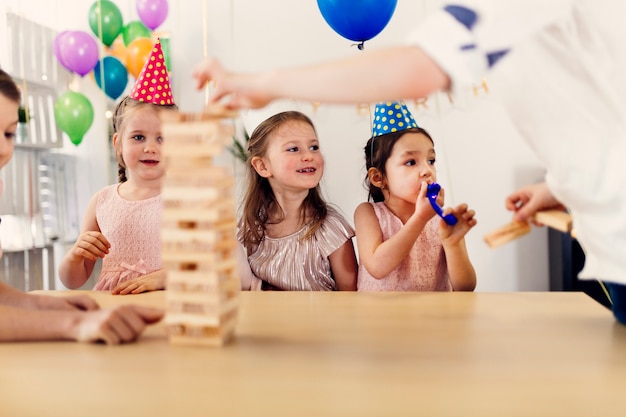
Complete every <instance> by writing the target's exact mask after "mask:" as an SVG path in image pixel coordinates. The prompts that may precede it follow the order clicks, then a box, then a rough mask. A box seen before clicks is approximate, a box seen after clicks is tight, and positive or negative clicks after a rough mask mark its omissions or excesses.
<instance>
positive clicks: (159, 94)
mask: <svg viewBox="0 0 626 417" xmlns="http://www.w3.org/2000/svg"><path fill="white" fill-rule="evenodd" d="M130 97H131V98H132V99H134V100H137V101H143V102H146V103H152V104H157V105H161V106H165V105H171V104H174V96H173V95H172V88H171V86H170V77H169V75H168V74H167V68H166V66H165V57H164V55H163V50H162V49H161V40H160V39H157V41H156V43H155V44H154V46H153V47H152V51H151V52H150V56H149V57H148V60H147V61H146V63H145V64H144V66H143V69H142V70H141V72H140V73H139V77H137V82H136V83H135V86H134V87H133V90H132V91H131V92H130Z"/></svg>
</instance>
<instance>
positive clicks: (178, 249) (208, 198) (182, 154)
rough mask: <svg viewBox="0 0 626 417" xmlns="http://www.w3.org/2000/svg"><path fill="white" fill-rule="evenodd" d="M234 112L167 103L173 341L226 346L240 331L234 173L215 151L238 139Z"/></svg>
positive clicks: (166, 221)
mask: <svg viewBox="0 0 626 417" xmlns="http://www.w3.org/2000/svg"><path fill="white" fill-rule="evenodd" d="M233 116H234V115H233V114H230V113H224V112H222V113H217V114H216V113H202V114H183V113H180V112H175V111H164V112H162V115H161V121H162V123H163V136H164V137H165V138H166V140H165V141H164V152H163V154H164V160H165V166H166V169H167V174H166V176H165V180H164V182H163V190H162V197H163V204H164V207H163V220H162V233H161V237H162V249H163V251H162V253H163V262H164V265H165V269H166V274H167V295H166V300H167V303H166V311H167V314H166V319H165V322H166V326H167V331H168V334H169V338H170V342H171V343H174V344H184V345H208V346H222V345H223V344H225V343H226V342H228V341H229V340H230V339H231V338H232V337H233V335H234V330H235V321H236V316H237V309H238V302H239V297H238V295H239V291H240V283H239V278H238V277H237V274H236V262H235V259H236V258H235V252H234V249H235V248H236V244H237V241H236V237H235V228H236V219H235V200H234V197H233V192H234V177H233V173H232V167H231V166H230V165H227V166H220V165H219V164H217V163H216V161H215V157H216V156H219V155H220V154H222V152H223V149H224V146H225V145H227V144H229V143H230V142H231V141H232V134H233V129H232V127H230V126H226V125H225V124H224V123H223V120H224V119H225V118H231V117H233Z"/></svg>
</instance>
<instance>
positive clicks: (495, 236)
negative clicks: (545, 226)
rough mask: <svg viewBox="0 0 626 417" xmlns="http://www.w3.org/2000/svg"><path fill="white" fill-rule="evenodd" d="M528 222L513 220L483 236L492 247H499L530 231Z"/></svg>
mask: <svg viewBox="0 0 626 417" xmlns="http://www.w3.org/2000/svg"><path fill="white" fill-rule="evenodd" d="M530 229H531V228H530V225H529V224H528V223H527V222H515V221H514V222H511V223H509V224H506V225H504V226H502V227H500V228H499V229H496V230H494V231H493V232H491V233H489V234H487V235H485V236H484V237H483V239H484V241H485V243H486V244H487V245H488V246H489V247H490V248H492V249H493V248H497V247H499V246H502V245H504V244H506V243H509V242H511V241H512V240H515V239H517V238H519V237H521V236H524V235H525V234H527V233H529V232H530Z"/></svg>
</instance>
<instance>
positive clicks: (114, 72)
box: [93, 56, 128, 100]
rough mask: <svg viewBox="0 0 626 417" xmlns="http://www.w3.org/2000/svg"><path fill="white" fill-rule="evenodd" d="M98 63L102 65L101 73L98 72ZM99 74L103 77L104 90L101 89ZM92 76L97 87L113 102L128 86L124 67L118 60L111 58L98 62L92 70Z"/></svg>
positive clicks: (126, 72)
mask: <svg viewBox="0 0 626 417" xmlns="http://www.w3.org/2000/svg"><path fill="white" fill-rule="evenodd" d="M100 63H102V71H101V70H100ZM101 72H102V75H103V76H104V88H102V80H101ZM93 75H94V78H95V79H96V84H98V87H100V89H102V90H104V93H105V94H106V95H107V96H109V97H111V98H112V99H113V100H115V99H117V98H118V97H119V96H121V95H122V93H123V92H124V90H125V89H126V84H128V71H127V70H126V67H125V66H124V64H122V63H121V62H120V60H119V59H117V58H115V57H113V56H107V57H104V59H103V60H102V61H98V63H97V64H96V67H95V68H94V69H93Z"/></svg>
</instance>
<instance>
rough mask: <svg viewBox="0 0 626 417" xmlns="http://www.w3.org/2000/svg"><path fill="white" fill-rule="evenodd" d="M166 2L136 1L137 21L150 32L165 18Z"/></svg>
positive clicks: (156, 0)
mask: <svg viewBox="0 0 626 417" xmlns="http://www.w3.org/2000/svg"><path fill="white" fill-rule="evenodd" d="M167 11H168V5H167V0H137V14H138V15H139V19H141V21H142V22H143V24H144V25H146V27H147V28H148V29H150V30H154V29H156V28H157V27H159V26H160V25H161V23H163V22H164V21H165V18H166V17H167Z"/></svg>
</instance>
